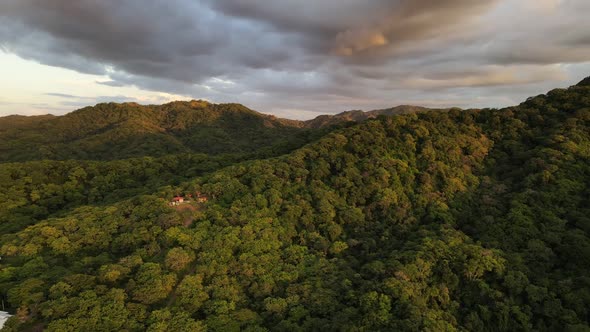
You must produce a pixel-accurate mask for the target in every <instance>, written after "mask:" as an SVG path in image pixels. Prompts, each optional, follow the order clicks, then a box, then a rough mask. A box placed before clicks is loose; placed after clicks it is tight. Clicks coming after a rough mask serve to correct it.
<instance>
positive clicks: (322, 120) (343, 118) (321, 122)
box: [303, 105, 448, 128]
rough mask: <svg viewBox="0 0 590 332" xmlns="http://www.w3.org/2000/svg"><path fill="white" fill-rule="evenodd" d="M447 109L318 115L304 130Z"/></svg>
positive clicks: (402, 107) (406, 108) (401, 108)
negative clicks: (380, 117)
mask: <svg viewBox="0 0 590 332" xmlns="http://www.w3.org/2000/svg"><path fill="white" fill-rule="evenodd" d="M447 110H448V109H436V108H426V107H420V106H410V105H400V106H396V107H392V108H385V109H380V110H373V111H367V112H364V111H360V110H356V111H347V112H342V113H338V114H335V115H320V116H318V117H316V118H314V119H312V120H308V121H304V123H303V126H304V127H305V128H322V127H326V126H333V125H338V124H341V123H343V122H363V121H365V120H368V119H374V118H376V117H377V116H379V115H387V116H390V115H400V114H411V113H419V112H428V111H447Z"/></svg>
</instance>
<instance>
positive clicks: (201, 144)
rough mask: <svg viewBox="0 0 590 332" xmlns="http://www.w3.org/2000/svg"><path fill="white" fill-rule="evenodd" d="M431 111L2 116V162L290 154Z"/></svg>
mask: <svg viewBox="0 0 590 332" xmlns="http://www.w3.org/2000/svg"><path fill="white" fill-rule="evenodd" d="M430 110H432V109H427V108H423V107H417V106H398V107H394V108H390V109H383V110H375V111H369V112H363V111H348V112H343V113H340V114H336V115H321V116H318V117H317V118H315V119H312V120H308V121H297V120H288V119H280V118H276V117H274V116H271V115H266V114H262V113H258V112H256V111H253V110H251V109H248V108H247V107H245V106H243V105H240V104H211V103H208V102H206V101H197V100H193V101H190V102H180V101H178V102H171V103H168V104H164V105H139V104H136V103H122V104H117V103H105V104H98V105H96V106H93V107H85V108H83V109H80V110H77V111H74V112H72V113H69V114H66V115H64V116H52V115H44V116H31V117H26V116H7V117H0V162H13V161H27V160H42V159H49V160H68V159H77V160H115V159H124V158H132V157H144V156H151V157H160V156H165V155H170V154H178V153H205V154H222V153H226V154H227V153H232V154H236V153H239V154H247V153H253V152H259V151H261V150H263V151H264V150H267V151H268V150H275V151H279V152H285V151H288V150H289V149H293V148H296V147H299V146H302V145H303V144H305V143H307V142H308V141H309V140H310V136H313V135H316V136H317V135H318V133H317V131H318V130H319V129H322V128H327V127H333V126H339V125H342V124H344V123H346V122H362V121H365V120H367V119H370V118H375V117H376V116H378V115H395V114H407V113H414V112H425V111H430ZM319 135H321V133H319Z"/></svg>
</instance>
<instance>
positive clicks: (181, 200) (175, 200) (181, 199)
mask: <svg viewBox="0 0 590 332" xmlns="http://www.w3.org/2000/svg"><path fill="white" fill-rule="evenodd" d="M181 203H184V197H182V196H175V197H174V198H172V201H171V202H170V205H180V204H181Z"/></svg>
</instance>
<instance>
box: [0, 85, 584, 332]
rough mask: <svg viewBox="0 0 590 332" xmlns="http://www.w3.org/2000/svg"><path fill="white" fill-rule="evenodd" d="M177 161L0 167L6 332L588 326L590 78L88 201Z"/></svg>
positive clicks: (359, 130)
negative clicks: (507, 103)
mask: <svg viewBox="0 0 590 332" xmlns="http://www.w3.org/2000/svg"><path fill="white" fill-rule="evenodd" d="M584 82H586V81H584ZM172 160H174V159H172ZM148 161H150V162H152V164H149V163H148V166H149V169H151V170H150V171H147V170H146V169H147V168H146V167H145V166H144V165H145V163H144V162H148ZM170 162H171V160H165V159H162V160H160V159H158V160H152V159H148V160H145V159H140V160H139V161H138V160H134V161H133V162H127V161H117V162H116V163H126V164H125V165H124V167H125V169H127V170H128V171H127V173H124V174H122V175H120V176H119V177H114V178H112V176H101V174H102V173H103V172H107V173H108V172H109V170H110V169H111V168H112V167H122V166H121V165H119V164H116V165H115V164H110V163H109V164H105V165H102V164H87V163H81V162H76V161H69V162H68V163H70V165H69V166H68V167H65V166H64V162H58V161H55V162H51V165H53V166H52V167H56V168H59V167H65V168H61V169H62V170H69V171H65V172H61V173H64V174H61V173H60V172H59V171H55V172H53V171H52V170H53V168H48V169H49V170H48V171H45V168H42V169H40V170H38V173H40V174H41V175H39V176H35V177H32V176H31V175H30V174H29V173H32V172H33V171H35V170H36V167H37V164H35V163H32V164H31V163H27V164H26V165H28V167H29V168H27V169H25V170H20V169H19V168H18V165H19V164H10V167H12V168H11V169H10V170H9V171H4V172H5V173H0V176H3V179H4V180H6V182H5V181H0V182H2V183H3V185H4V186H6V187H7V188H9V189H10V190H11V195H10V196H9V198H10V199H12V200H11V201H10V202H11V203H10V204H11V208H10V209H3V210H4V211H8V214H7V215H6V216H5V219H2V220H3V222H9V223H10V222H12V221H10V220H15V222H23V225H24V224H25V223H26V222H28V223H29V224H30V223H33V224H30V225H29V226H28V227H15V228H10V227H5V228H3V229H4V231H3V232H2V236H1V237H0V255H1V256H2V260H1V261H0V263H1V266H0V293H1V294H2V296H3V298H4V299H6V304H7V310H9V311H10V312H11V313H14V314H15V317H13V318H11V319H10V320H9V321H8V322H7V326H6V327H5V329H6V330H8V331H37V330H46V331H100V330H103V331H122V330H126V331H144V330H148V331H318V330H322V331H556V330H563V331H588V330H589V329H590V324H589V323H590V322H589V319H590V318H589V317H590V278H589V277H588V276H589V275H590V237H589V235H590V217H589V216H590V86H589V85H588V84H585V83H584V84H580V85H577V86H573V87H570V88H569V89H556V90H552V91H550V92H549V93H548V94H546V95H540V96H536V97H533V98H529V99H528V100H527V101H526V102H524V103H522V104H521V105H519V106H515V107H508V108H504V109H499V110H498V109H483V110H464V111H461V110H459V109H450V110H446V111H432V112H418V113H412V114H405V115H395V116H379V117H377V118H375V119H371V120H368V121H365V122H362V123H360V124H356V125H352V126H347V127H343V128H340V129H335V130H333V131H332V132H329V133H327V134H326V135H324V136H323V137H322V138H320V139H318V140H316V141H313V142H311V143H309V144H307V145H305V146H303V147H301V148H299V149H296V150H294V151H292V152H290V153H288V154H285V155H282V156H277V157H273V158H268V159H260V160H249V161H244V162H240V163H234V164H232V165H230V166H227V167H225V165H227V164H218V165H217V166H218V168H216V169H215V170H213V171H211V170H212V169H213V168H215V166H214V165H212V164H211V160H210V159H209V158H208V157H206V156H203V157H202V158H201V159H195V160H193V161H192V162H189V163H187V164H188V165H190V164H194V166H196V165H200V164H203V165H206V166H207V167H206V168H204V169H206V170H207V172H204V173H202V174H199V175H197V176H194V177H193V178H192V179H190V180H188V181H185V182H183V183H181V184H178V185H173V186H162V187H159V189H156V190H153V191H152V192H151V193H150V194H144V195H136V196H133V197H130V198H128V199H119V200H118V201H117V200H115V201H104V200H103V199H102V196H100V195H101V194H102V191H105V192H107V193H110V197H117V196H116V193H117V190H119V189H123V188H127V187H126V186H127V185H128V184H132V185H133V186H140V185H141V183H142V181H148V180H149V179H153V178H157V177H159V176H160V174H161V173H165V171H166V169H167V167H168V166H169V164H170ZM76 163H78V164H76ZM111 163H115V162H111ZM117 165H118V166H117ZM2 169H3V168H1V165H0V170H2ZM142 170H146V171H142ZM48 184H49V185H48ZM95 188H101V189H100V190H95ZM46 189H47V190H49V189H50V190H51V192H52V193H53V194H52V195H49V196H43V195H44V190H46ZM93 189H94V190H93ZM4 191H5V189H3V190H2V191H0V193H2V192H4ZM196 193H202V194H204V195H206V197H208V198H209V199H208V201H207V202H189V203H185V204H182V205H179V206H170V205H169V204H168V203H169V202H170V200H171V198H172V197H174V196H175V195H182V196H184V197H189V194H191V195H195V194H196ZM87 195H91V196H92V197H93V199H92V200H88V199H86V196H87ZM85 199H86V200H85ZM74 201H75V202H76V204H74V205H67V204H69V203H67V202H74ZM64 202H66V203H65V204H66V205H60V204H64ZM25 207H26V208H25ZM63 207H66V208H65V209H62V208H63ZM44 209H45V210H51V211H53V212H52V214H51V215H50V216H48V217H46V218H43V219H39V218H37V219H35V218H36V217H33V214H34V213H37V212H38V211H40V210H44ZM60 209H62V210H60ZM11 211H18V216H17V215H12V214H11ZM10 218H13V219H10ZM27 218H29V219H27Z"/></svg>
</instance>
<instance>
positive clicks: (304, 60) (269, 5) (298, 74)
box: [0, 0, 590, 119]
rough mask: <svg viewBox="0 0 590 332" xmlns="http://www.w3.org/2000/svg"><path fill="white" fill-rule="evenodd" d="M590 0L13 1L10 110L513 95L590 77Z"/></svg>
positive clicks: (7, 81) (314, 109)
mask: <svg viewBox="0 0 590 332" xmlns="http://www.w3.org/2000/svg"><path fill="white" fill-rule="evenodd" d="M589 14H590V1H588V0H323V1H317V0H313V1H312V0H275V1H268V0H168V1H161V0H101V1H97V0H76V1H71V0H1V1H0V116H4V115H9V114H23V115H37V114H47V113H51V114H65V113H67V112H70V111H73V110H75V109H78V108H81V107H84V106H87V105H94V104H96V103H100V102H109V101H114V102H124V101H133V102H139V103H142V104H161V103H166V102H169V101H172V100H190V99H206V100H209V101H211V102H215V103H226V102H237V103H242V104H244V105H246V106H248V107H250V108H252V109H255V110H257V111H260V112H263V113H269V114H274V115H277V116H280V117H287V118H293V119H309V118H313V117H315V116H317V115H320V114H330V113H339V112H342V111H347V110H352V109H362V110H372V109H380V108H387V107H392V106H396V105H402V104H412V105H420V106H427V107H453V106H455V107H461V108H471V107H504V106H509V105H516V104H519V103H520V102H521V101H523V100H525V99H526V98H527V97H529V96H534V95H538V94H540V93H545V92H547V91H549V90H551V89H553V88H556V87H568V86H570V85H573V84H575V83H577V82H578V81H580V80H582V79H583V78H584V77H586V76H590V20H589V19H588V15H589Z"/></svg>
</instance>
